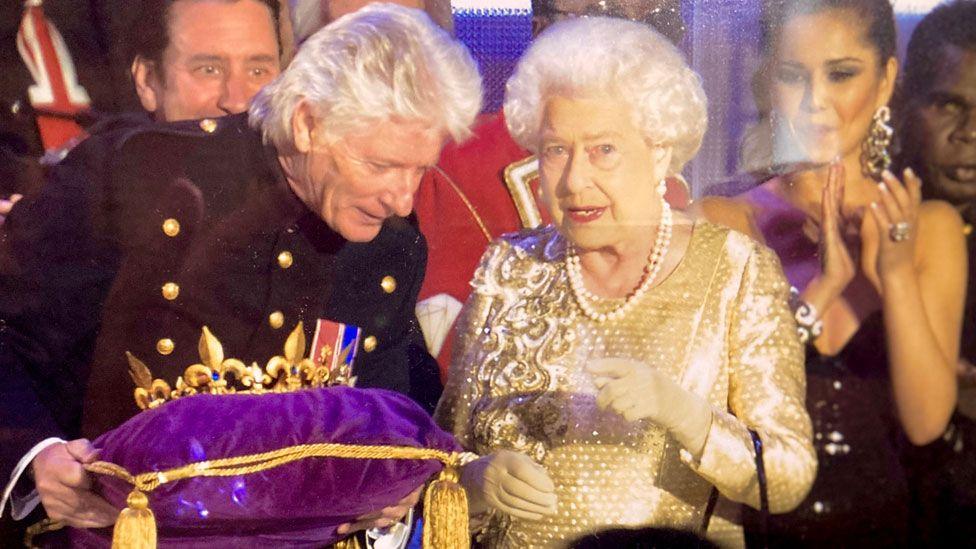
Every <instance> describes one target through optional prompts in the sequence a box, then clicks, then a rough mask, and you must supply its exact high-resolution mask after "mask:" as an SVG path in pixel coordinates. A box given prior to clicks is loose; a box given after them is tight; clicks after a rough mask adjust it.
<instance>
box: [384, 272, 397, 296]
mask: <svg viewBox="0 0 976 549" xmlns="http://www.w3.org/2000/svg"><path fill="white" fill-rule="evenodd" d="M380 287H382V288H383V291H384V292H386V293H388V294H392V293H393V291H394V290H396V279H395V278H393V277H392V276H390V275H386V276H384V277H383V280H381V281H380Z"/></svg>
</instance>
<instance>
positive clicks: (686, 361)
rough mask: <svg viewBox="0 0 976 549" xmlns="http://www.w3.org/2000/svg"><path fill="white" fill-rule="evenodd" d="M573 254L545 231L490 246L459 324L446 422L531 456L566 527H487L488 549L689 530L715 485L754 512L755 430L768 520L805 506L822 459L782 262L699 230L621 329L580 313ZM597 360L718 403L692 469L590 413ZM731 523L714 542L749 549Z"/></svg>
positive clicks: (656, 444)
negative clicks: (571, 274)
mask: <svg viewBox="0 0 976 549" xmlns="http://www.w3.org/2000/svg"><path fill="white" fill-rule="evenodd" d="M565 249H566V243H565V241H564V240H563V238H562V237H561V236H560V235H559V233H558V232H557V231H556V230H555V229H552V228H544V229H539V230H533V231H525V232H522V233H519V234H517V235H514V236H510V237H507V238H504V239H502V240H499V241H496V242H495V243H493V244H492V246H490V247H489V249H488V251H487V252H486V253H485V256H484V257H483V258H482V263H481V266H480V267H479V268H478V271H477V272H476V274H475V278H474V281H473V282H472V284H473V286H474V292H473V294H472V297H471V298H470V299H469V301H468V303H467V304H466V306H465V309H464V311H463V312H462V314H461V317H460V320H459V322H458V336H457V340H456V342H455V349H454V357H453V361H452V368H451V371H450V374H449V377H448V382H447V387H446V388H445V392H444V397H443V398H442V400H441V403H440V405H439V407H438V410H437V413H436V417H437V420H438V422H439V423H440V424H441V425H442V426H444V427H445V428H446V429H448V430H449V431H451V432H453V433H454V434H455V435H456V436H457V437H458V440H459V441H460V442H461V444H462V445H463V446H465V448H466V449H469V450H472V451H475V452H477V453H479V454H482V455H484V454H488V453H491V452H492V451H494V450H498V449H503V448H504V449H510V450H516V451H520V452H523V453H525V454H527V455H529V456H531V457H532V458H533V459H534V460H536V461H537V462H539V463H540V464H542V465H543V466H544V467H545V468H546V469H547V471H548V472H549V474H550V476H551V477H552V479H553V481H554V483H555V485H556V490H557V498H558V511H557V513H556V514H555V515H552V516H549V517H546V518H544V519H542V520H540V521H537V522H533V521H523V520H518V519H513V518H510V517H507V516H503V515H501V514H495V515H493V516H492V518H491V520H490V521H489V522H488V524H487V527H486V529H485V531H484V533H483V535H482V539H483V541H484V542H485V543H486V545H488V546H489V547H565V546H567V545H568V544H569V543H571V542H572V541H573V540H575V539H577V538H578V537H580V536H582V535H585V534H587V533H590V532H593V531H596V530H599V529H601V528H604V527H607V526H612V525H622V526H655V527H670V528H680V529H685V530H696V529H698V528H699V526H700V524H701V522H702V516H703V513H704V509H705V505H706V502H707V500H708V496H709V493H710V491H711V487H712V484H714V485H715V486H717V487H718V489H719V491H720V492H721V493H722V494H723V495H724V496H725V497H727V498H728V499H730V500H734V501H744V502H747V503H750V504H752V505H754V506H757V505H758V498H759V496H758V489H757V482H756V474H755V462H754V456H753V451H752V443H751V439H750V436H749V434H748V428H752V429H756V430H757V431H758V432H759V433H760V436H762V438H763V440H764V443H765V460H766V470H767V476H768V479H769V498H770V504H771V507H772V509H773V510H774V511H776V510H785V509H789V508H792V507H793V506H795V505H797V504H798V503H799V502H800V501H801V500H802V499H803V496H804V495H805V494H806V492H807V490H808V489H809V487H810V484H811V483H812V480H813V476H814V473H815V470H816V458H815V453H814V451H813V447H812V441H811V428H810V419H809V417H808V415H807V412H806V410H805V408H804V400H803V399H804V394H805V393H804V391H805V381H804V374H803V355H802V348H801V346H800V344H799V342H798V341H797V339H796V335H795V334H796V330H795V327H794V324H793V321H792V316H791V314H790V312H789V308H788V305H787V299H788V285H787V283H786V282H785V280H784V278H783V275H782V271H781V269H780V266H779V262H778V260H777V259H776V256H775V255H774V254H772V252H770V251H769V250H768V249H766V248H764V247H763V246H761V245H759V244H757V243H755V242H753V241H751V240H749V239H748V238H746V237H744V236H743V235H741V234H739V233H735V232H731V231H728V230H726V229H723V228H719V227H718V226H716V225H712V224H709V223H706V222H699V223H698V224H697V225H696V226H695V229H694V233H693V236H692V240H691V243H690V244H689V248H688V252H687V253H686V256H685V258H684V259H683V260H682V262H681V263H680V265H679V266H678V267H677V269H676V270H675V271H674V272H673V273H672V274H671V275H670V276H668V277H667V278H666V279H665V280H663V281H662V282H661V283H660V284H659V285H658V286H657V287H655V288H653V289H652V290H651V291H649V292H648V293H647V294H645V295H644V296H643V297H642V298H641V299H640V301H639V302H638V303H637V304H636V305H635V307H634V309H632V310H631V311H630V312H629V313H628V314H627V315H626V316H624V317H622V318H620V319H616V320H610V321H607V322H605V323H601V324H597V323H595V322H592V321H590V320H588V319H587V318H586V317H585V316H584V315H583V314H582V313H581V312H580V310H579V309H578V307H577V306H576V304H575V302H574V301H573V298H572V295H571V293H570V289H569V284H568V280H567V276H566V272H565V269H564V263H563V259H564V254H565ZM616 303H619V301H618V300H601V301H600V302H597V303H595V305H597V306H600V307H604V308H605V309H611V308H612V307H613V306H614V305H615V304H616ZM601 357H626V358H632V359H637V360H641V361H644V362H647V363H649V364H652V365H654V366H655V367H657V368H659V369H660V370H661V371H663V372H665V373H666V374H667V375H669V376H670V377H671V378H672V379H674V380H675V381H678V382H679V383H680V384H681V385H682V386H683V387H684V388H685V389H687V390H688V391H690V392H692V393H694V394H696V395H698V396H700V397H701V398H703V399H704V400H707V401H708V402H709V403H711V404H712V406H713V421H712V426H711V428H710V431H709V433H708V437H707V440H706V443H705V447H704V450H703V452H702V455H701V456H699V458H698V459H697V460H695V459H693V458H692V457H691V455H690V454H689V453H688V452H686V451H683V449H682V448H681V447H680V445H679V444H678V443H677V442H676V441H675V440H674V439H673V438H672V437H671V436H670V435H669V434H668V433H667V432H666V431H665V430H664V429H662V428H660V427H658V426H656V425H654V424H653V423H651V422H649V421H646V420H641V421H636V422H628V421H626V420H624V419H623V418H622V417H621V416H619V415H617V414H616V413H614V412H607V411H603V410H600V409H599V408H598V407H597V406H596V403H595V398H596V393H597V389H596V387H595V385H594V383H593V379H592V376H590V375H589V374H588V373H587V372H585V370H584V369H583V365H584V364H586V363H587V361H589V360H592V359H595V358H601ZM719 508H720V509H723V508H724V509H728V508H732V509H734V507H732V506H725V507H723V506H722V505H720V506H719ZM736 520H737V519H736V517H735V516H733V515H730V514H729V513H727V512H726V511H722V512H717V513H716V516H715V517H713V519H712V521H711V527H710V528H709V532H708V535H709V538H711V539H713V540H715V541H719V542H720V543H722V544H731V545H736V544H738V543H741V539H742V538H741V529H740V528H739V527H737V526H736V525H735V522H736Z"/></svg>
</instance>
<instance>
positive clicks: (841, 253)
mask: <svg viewBox="0 0 976 549" xmlns="http://www.w3.org/2000/svg"><path fill="white" fill-rule="evenodd" d="M844 178H845V174H844V165H843V164H841V163H839V162H838V163H834V164H831V165H830V167H829V168H828V171H827V184H826V185H825V186H824V188H823V194H822V197H821V201H820V270H821V275H820V280H819V283H820V285H821V286H822V287H823V288H824V290H825V291H826V292H827V298H826V299H824V300H823V302H824V304H827V303H830V302H831V301H833V300H834V299H835V298H836V297H837V296H839V295H840V294H842V293H843V292H844V289H846V288H847V285H848V284H850V282H851V280H853V278H854V275H855V274H856V273H857V268H856V266H855V263H854V260H853V259H852V258H851V253H850V250H849V249H848V248H847V243H846V242H845V241H844V235H843V231H842V230H841V222H842V220H841V205H842V204H843V203H844ZM820 310H821V311H822V310H823V308H821V309H820Z"/></svg>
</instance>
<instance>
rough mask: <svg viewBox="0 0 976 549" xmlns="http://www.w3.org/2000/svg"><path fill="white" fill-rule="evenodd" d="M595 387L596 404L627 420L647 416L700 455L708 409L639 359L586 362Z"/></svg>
mask: <svg viewBox="0 0 976 549" xmlns="http://www.w3.org/2000/svg"><path fill="white" fill-rule="evenodd" d="M586 369H587V371H589V372H590V373H591V374H593V377H594V383H595V384H596V386H597V388H598V389H599V393H597V397H596V403H597V406H599V407H600V408H601V409H604V410H607V409H610V410H614V411H615V412H617V413H619V414H620V415H622V416H623V417H624V418H625V419H626V420H627V421H637V420H639V419H648V420H650V421H653V422H654V423H656V424H657V425H660V426H661V427H664V428H665V429H667V430H668V431H670V432H671V434H672V435H673V436H674V438H675V439H676V440H677V441H678V442H679V443H680V444H681V445H682V446H684V448H685V449H686V450H688V451H689V452H691V453H692V455H694V456H695V457H700V456H701V452H702V449H703V448H704V446H705V439H706V438H707V437H708V430H709V428H710V427H711V425H712V408H711V406H710V405H709V404H708V403H707V402H705V401H704V400H702V399H701V398H700V397H698V396H697V395H694V394H692V393H690V392H688V391H686V390H685V389H684V388H682V387H681V386H680V385H678V384H677V383H675V382H673V381H671V379H669V378H668V377H667V376H666V375H664V374H662V373H661V372H659V371H657V370H656V369H655V368H653V367H651V366H650V365H648V364H645V363H643V362H638V361H636V360H630V359H625V358H603V359H598V360H594V361H592V362H590V363H589V364H587V366H586Z"/></svg>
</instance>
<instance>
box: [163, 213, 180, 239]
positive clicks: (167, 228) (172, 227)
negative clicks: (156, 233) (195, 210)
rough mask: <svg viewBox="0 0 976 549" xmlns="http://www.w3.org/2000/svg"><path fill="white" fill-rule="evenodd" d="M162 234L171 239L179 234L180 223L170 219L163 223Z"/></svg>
mask: <svg viewBox="0 0 976 549" xmlns="http://www.w3.org/2000/svg"><path fill="white" fill-rule="evenodd" d="M163 232H164V233H166V236H169V237H173V236H176V235H178V234H180V222H179V221H177V220H175V219H173V218H172V217H171V218H169V219H167V220H166V221H163Z"/></svg>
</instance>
